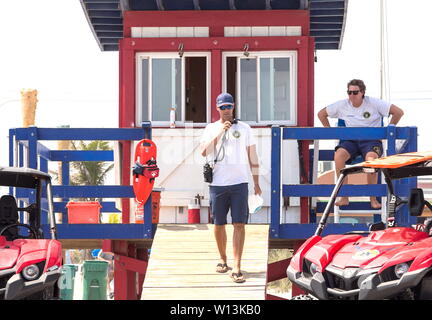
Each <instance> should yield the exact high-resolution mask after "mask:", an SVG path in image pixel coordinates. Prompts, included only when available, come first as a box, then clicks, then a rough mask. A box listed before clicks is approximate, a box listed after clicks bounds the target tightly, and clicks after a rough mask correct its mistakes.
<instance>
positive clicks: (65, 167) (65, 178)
mask: <svg viewBox="0 0 432 320" xmlns="http://www.w3.org/2000/svg"><path fill="white" fill-rule="evenodd" d="M69 169H70V162H69V161H63V162H62V169H61V170H62V186H68V185H69V180H70V179H69V175H70V170H69ZM69 199H70V198H68V197H65V198H62V201H64V202H68V201H69ZM62 223H69V221H68V215H67V210H66V211H63V212H62Z"/></svg>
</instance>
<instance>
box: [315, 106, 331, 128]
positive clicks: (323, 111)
mask: <svg viewBox="0 0 432 320" xmlns="http://www.w3.org/2000/svg"><path fill="white" fill-rule="evenodd" d="M318 119H320V121H321V123H322V124H323V126H324V127H326V128H329V127H330V122H329V121H328V113H327V108H322V109H321V110H320V111H319V112H318Z"/></svg>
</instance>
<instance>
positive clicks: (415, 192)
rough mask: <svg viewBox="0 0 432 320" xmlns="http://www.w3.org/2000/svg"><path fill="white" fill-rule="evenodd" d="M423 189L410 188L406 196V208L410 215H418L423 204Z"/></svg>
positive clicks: (421, 211)
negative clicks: (407, 196)
mask: <svg viewBox="0 0 432 320" xmlns="http://www.w3.org/2000/svg"><path fill="white" fill-rule="evenodd" d="M425 204H426V203H425V199H424V195H423V189H420V188H412V189H411V192H410V195H409V198H408V210H409V213H410V215H411V216H415V217H419V216H421V215H422V213H423V209H424V206H425Z"/></svg>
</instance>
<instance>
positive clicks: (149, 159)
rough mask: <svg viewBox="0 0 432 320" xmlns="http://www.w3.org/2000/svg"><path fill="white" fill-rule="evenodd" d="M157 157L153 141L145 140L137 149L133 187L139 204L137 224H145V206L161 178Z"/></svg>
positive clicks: (140, 142) (139, 143)
mask: <svg viewBox="0 0 432 320" xmlns="http://www.w3.org/2000/svg"><path fill="white" fill-rule="evenodd" d="M156 155H157V148H156V144H155V143H154V142H153V141H152V140H149V139H143V140H141V141H139V142H138V144H137V145H136V147H135V155H134V161H135V165H134V167H133V171H132V174H133V179H132V180H133V183H132V185H133V190H134V193H135V201H136V204H137V208H136V212H135V220H136V223H143V222H144V221H143V220H144V219H143V218H144V217H143V209H144V204H145V202H146V201H147V199H148V197H149V196H150V194H151V192H152V190H153V185H154V181H155V178H156V177H158V176H159V168H158V167H157V165H156Z"/></svg>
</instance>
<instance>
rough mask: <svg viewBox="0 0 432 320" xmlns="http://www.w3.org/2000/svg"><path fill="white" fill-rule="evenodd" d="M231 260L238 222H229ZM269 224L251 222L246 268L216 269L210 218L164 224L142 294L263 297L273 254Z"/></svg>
mask: <svg viewBox="0 0 432 320" xmlns="http://www.w3.org/2000/svg"><path fill="white" fill-rule="evenodd" d="M226 230H227V238H228V243H227V255H228V266H232V265H233V259H232V258H233V254H232V233H233V226H232V225H227V226H226ZM268 230H269V226H268V225H256V224H254V225H246V239H245V246H244V250H243V257H242V273H243V274H244V275H245V278H246V282H244V283H241V284H238V283H234V282H233V281H232V280H231V278H230V277H229V273H225V274H220V273H217V272H216V271H215V269H216V264H217V263H218V260H219V254H218V251H217V247H216V242H215V240H214V235H213V225H211V224H208V225H207V224H196V225H193V224H192V225H191V224H159V225H158V228H157V231H156V234H155V237H154V240H153V245H152V248H151V253H150V259H149V264H148V267H147V272H146V277H145V280H144V284H143V291H142V296H141V299H142V300H150V299H151V300H159V299H162V300H176V299H178V300H232V299H240V300H263V299H265V287H266V272H267V260H268Z"/></svg>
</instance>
